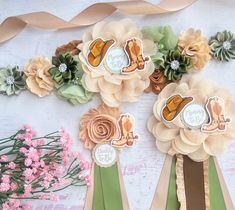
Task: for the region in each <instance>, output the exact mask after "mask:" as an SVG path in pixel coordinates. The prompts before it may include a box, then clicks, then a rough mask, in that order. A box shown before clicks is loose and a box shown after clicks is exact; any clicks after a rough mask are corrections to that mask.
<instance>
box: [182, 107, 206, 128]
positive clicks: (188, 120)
mask: <svg viewBox="0 0 235 210" xmlns="http://www.w3.org/2000/svg"><path fill="white" fill-rule="evenodd" d="M182 120H183V123H184V124H185V125H186V126H187V127H189V128H194V129H197V128H201V126H202V124H204V123H205V122H207V120H208V116H207V113H206V110H205V108H204V106H202V105H200V104H189V105H188V106H187V107H185V109H184V111H183V113H182Z"/></svg>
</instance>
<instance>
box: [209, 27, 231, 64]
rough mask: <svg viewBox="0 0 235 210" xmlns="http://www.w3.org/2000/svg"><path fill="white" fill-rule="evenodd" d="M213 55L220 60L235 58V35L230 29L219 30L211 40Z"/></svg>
mask: <svg viewBox="0 0 235 210" xmlns="http://www.w3.org/2000/svg"><path fill="white" fill-rule="evenodd" d="M209 45H210V48H211V54H212V57H214V58H215V59H217V60H219V61H229V60H231V59H235V35H234V34H233V33H232V32H230V31H223V32H218V33H217V34H216V35H215V36H213V37H211V38H210V40H209Z"/></svg>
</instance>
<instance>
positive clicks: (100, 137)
mask: <svg viewBox="0 0 235 210" xmlns="http://www.w3.org/2000/svg"><path fill="white" fill-rule="evenodd" d="M119 116H120V111H119V109H118V108H111V107H108V106H107V105H105V104H102V105H101V106H99V107H98V108H96V109H90V110H89V111H88V112H87V113H86V114H84V115H83V117H82V119H81V121H80V139H81V140H82V141H83V142H84V145H85V147H86V148H87V149H93V148H94V146H95V145H96V144H98V143H102V142H105V141H111V140H112V139H113V138H116V137H117V136H118V129H117V120H118V118H119Z"/></svg>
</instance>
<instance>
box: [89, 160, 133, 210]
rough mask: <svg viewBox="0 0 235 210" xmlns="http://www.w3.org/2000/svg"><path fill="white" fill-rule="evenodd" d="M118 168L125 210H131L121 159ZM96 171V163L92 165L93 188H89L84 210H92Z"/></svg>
mask: <svg viewBox="0 0 235 210" xmlns="http://www.w3.org/2000/svg"><path fill="white" fill-rule="evenodd" d="M117 166H118V173H119V174H118V175H119V182H120V189H121V196H122V205H123V210H130V207H129V203H128V199H127V193H126V189H125V185H124V181H123V176H122V171H121V167H120V161H119V159H118V160H117ZM94 171H95V163H93V164H92V168H91V186H90V187H88V189H87V193H86V201H85V205H84V210H91V209H92V204H93V193H94Z"/></svg>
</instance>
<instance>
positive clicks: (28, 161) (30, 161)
mask: <svg viewBox="0 0 235 210" xmlns="http://www.w3.org/2000/svg"><path fill="white" fill-rule="evenodd" d="M24 164H25V166H27V167H28V166H30V165H31V164H32V160H31V159H30V158H26V159H25V161H24Z"/></svg>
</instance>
